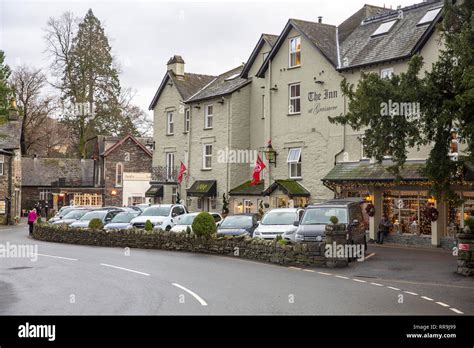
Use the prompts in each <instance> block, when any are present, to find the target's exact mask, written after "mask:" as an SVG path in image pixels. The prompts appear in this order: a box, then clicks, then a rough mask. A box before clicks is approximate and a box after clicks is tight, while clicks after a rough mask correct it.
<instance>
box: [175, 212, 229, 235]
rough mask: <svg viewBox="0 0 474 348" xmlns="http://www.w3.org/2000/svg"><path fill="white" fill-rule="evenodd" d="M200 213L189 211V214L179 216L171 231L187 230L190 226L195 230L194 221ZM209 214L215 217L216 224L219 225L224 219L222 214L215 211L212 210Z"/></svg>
mask: <svg viewBox="0 0 474 348" xmlns="http://www.w3.org/2000/svg"><path fill="white" fill-rule="evenodd" d="M199 214H200V213H199V212H197V213H188V214H184V215H181V216H179V217H178V218H177V219H176V225H174V226H173V227H172V228H171V232H186V230H187V228H188V227H189V228H190V229H191V231H192V230H193V226H192V224H193V221H194V219H195V218H196V216H198V215H199ZM209 214H211V215H212V217H213V218H214V221H215V222H216V225H217V226H219V225H220V223H221V221H222V216H221V214H219V213H213V212H210V213H209Z"/></svg>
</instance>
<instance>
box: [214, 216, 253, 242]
mask: <svg viewBox="0 0 474 348" xmlns="http://www.w3.org/2000/svg"><path fill="white" fill-rule="evenodd" d="M257 226H258V216H257V214H236V215H229V216H227V217H226V218H225V219H224V220H222V222H221V224H220V225H219V228H218V229H217V234H218V235H226V236H242V235H249V236H250V237H252V236H253V231H254V230H255V229H256V228H257Z"/></svg>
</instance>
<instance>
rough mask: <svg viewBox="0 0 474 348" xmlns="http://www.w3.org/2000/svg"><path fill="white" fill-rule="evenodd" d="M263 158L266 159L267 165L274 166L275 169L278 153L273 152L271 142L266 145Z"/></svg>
mask: <svg viewBox="0 0 474 348" xmlns="http://www.w3.org/2000/svg"><path fill="white" fill-rule="evenodd" d="M264 154H265V158H266V159H267V161H268V163H270V164H274V165H275V167H276V158H277V156H278V153H277V152H276V151H275V149H274V148H273V146H272V141H271V140H269V141H268V145H267V148H266V150H265V151H264Z"/></svg>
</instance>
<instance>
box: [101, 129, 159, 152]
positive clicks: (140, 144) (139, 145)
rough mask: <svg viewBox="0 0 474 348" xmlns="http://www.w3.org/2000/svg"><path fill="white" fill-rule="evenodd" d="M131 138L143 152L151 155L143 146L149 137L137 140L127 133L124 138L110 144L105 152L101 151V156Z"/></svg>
mask: <svg viewBox="0 0 474 348" xmlns="http://www.w3.org/2000/svg"><path fill="white" fill-rule="evenodd" d="M129 139H130V140H132V141H133V142H134V143H135V144H137V146H138V147H140V148H141V149H142V150H143V152H145V153H146V154H147V155H148V156H150V157H152V156H153V153H152V152H151V151H150V150H149V149H148V148H147V147H146V146H145V145H146V142H145V141H146V139H150V138H141V139H140V140H141V141H140V140H138V139H137V138H135V137H134V136H132V135H130V134H129V135H127V136H125V137H124V138H122V139H120V140H119V141H117V142H116V143H115V144H114V145H112V146H110V147H109V148H107V149H106V150H105V152H104V153H103V156H108V155H109V154H110V153H111V152H112V151H114V150H115V149H116V148H118V147H120V146H121V145H122V144H124V143H125V142H126V141H127V140H129Z"/></svg>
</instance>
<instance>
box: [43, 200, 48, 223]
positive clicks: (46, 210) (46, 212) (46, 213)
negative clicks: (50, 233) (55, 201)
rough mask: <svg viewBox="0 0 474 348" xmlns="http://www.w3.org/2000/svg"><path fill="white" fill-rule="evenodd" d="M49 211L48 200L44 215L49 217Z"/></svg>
mask: <svg viewBox="0 0 474 348" xmlns="http://www.w3.org/2000/svg"><path fill="white" fill-rule="evenodd" d="M48 211H49V204H48V202H46V203H45V204H44V213H45V215H44V216H45V217H46V219H47V218H48Z"/></svg>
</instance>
